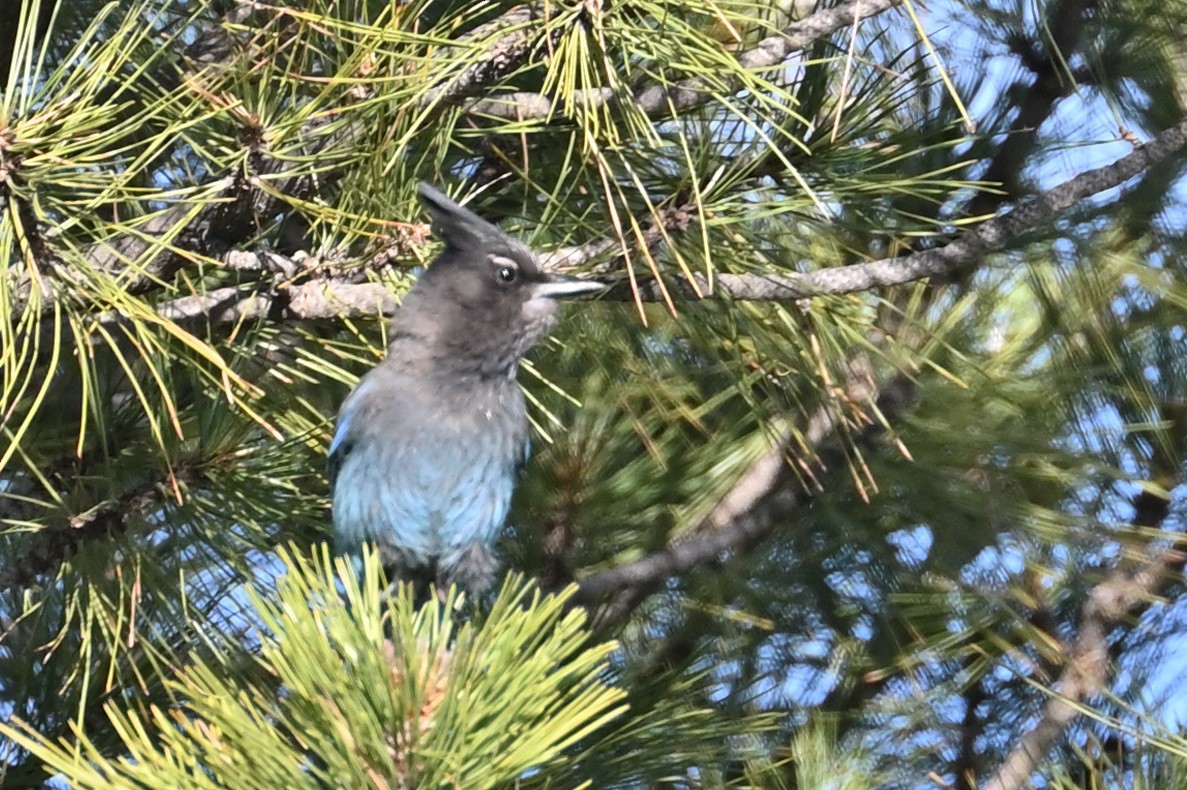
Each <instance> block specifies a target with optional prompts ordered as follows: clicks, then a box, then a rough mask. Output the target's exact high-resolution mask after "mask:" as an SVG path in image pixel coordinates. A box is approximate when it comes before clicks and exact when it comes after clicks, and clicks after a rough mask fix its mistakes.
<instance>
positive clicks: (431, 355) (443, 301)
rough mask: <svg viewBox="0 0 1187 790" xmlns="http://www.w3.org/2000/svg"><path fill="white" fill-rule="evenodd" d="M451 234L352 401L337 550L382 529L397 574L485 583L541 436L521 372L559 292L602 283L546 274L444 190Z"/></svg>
mask: <svg viewBox="0 0 1187 790" xmlns="http://www.w3.org/2000/svg"><path fill="white" fill-rule="evenodd" d="M419 191H420V198H421V200H422V201H423V202H424V204H425V206H426V207H427V208H428V211H429V214H430V215H431V216H432V220H433V230H434V232H435V233H436V234H437V235H438V236H440V238H441V240H442V241H444V242H445V249H444V251H443V252H442V253H441V255H440V256H439V257H438V258H437V259H436V260H435V261H434V262H433V263H432V264H431V265H430V266H429V267H428V268H427V269H426V270H425V272H424V273H423V274H422V275H421V276H420V278H419V279H418V280H417V282H416V284H415V285H414V286H413V288H412V290H411V291H409V293H408V295H407V296H406V297H405V298H404V302H403V304H402V305H401V307H400V310H399V313H398V314H397V317H396V320H395V322H394V324H393V327H392V329H393V334H392V342H391V345H390V346H389V347H388V352H387V357H386V358H385V359H384V360H383V361H382V362H380V363H379V364H378V365H376V366H375V367H374V368H373V369H372V370H370V371H369V372H368V373H367V374H366V375H364V376H363V377H362V378H361V379H360V380H359V383H358V386H357V387H355V389H354V391H353V392H351V393H350V395H349V396H348V397H347V398H346V401H345V402H344V403H343V404H342V409H341V410H340V411H339V413H338V425H337V429H336V430H335V433H334V439H333V441H332V442H331V443H330V456H329V461H328V468H329V477H330V484H331V486H332V488H333V522H334V523H333V538H334V550H335V552H337V553H339V554H345V555H348V556H350V557H351V558H352V559H353V560H354V562H355V564H356V567H357V565H358V564H359V561H360V560H361V552H362V545H363V543H364V542H365V541H373V542H374V543H375V545H376V546H377V548H378V551H379V556H380V559H381V560H382V562H383V564H384V566H385V567H386V568H387V569H388V571H389V573H391V574H392V576H393V578H394V579H399V580H404V581H408V582H413V583H415V584H417V586H418V588H419V591H420V593H421V594H423V593H424V592H425V591H426V590H427V587H428V584H429V583H432V582H436V583H437V585H438V588H439V589H440V590H444V589H447V588H448V586H449V585H450V584H451V583H456V584H457V585H458V586H459V587H461V588H463V589H465V590H467V591H468V592H469V593H470V594H471V595H472V596H476V595H479V594H480V593H482V592H483V591H484V590H486V589H487V588H489V587H490V586H491V584H492V583H493V582H494V580H495V576H496V574H497V571H498V562H497V560H496V559H495V556H494V546H495V543H496V540H497V538H498V534H499V531H500V529H501V528H502V526H503V522H504V520H505V519H506V518H507V510H508V508H509V507H510V504H511V493H512V490H513V489H514V488H515V477H516V473H517V472H518V470H519V467H520V466H521V465H522V464H523V462H524V461H525V460H526V458H527V454H528V451H529V449H530V447H529V437H528V420H527V411H526V408H525V405H524V398H523V393H522V392H521V391H520V389H519V385H518V384H517V383H516V381H515V374H516V371H517V369H518V367H519V360H520V358H521V357H522V356H523V355H524V353H526V352H527V350H528V349H529V348H531V347H532V345H533V344H534V343H535V342H536V341H537V340H538V339H539V338H540V337H541V336H542V335H543V334H544V332H545V331H546V330H547V329H548V327H549V326H550V325H551V324H552V321H553V315H554V313H555V311H556V306H557V300H558V299H562V298H565V297H570V296H577V295H580V294H588V293H593V292H595V291H599V290H601V289H602V288H603V287H604V286H603V285H602V284H601V283H597V282H592V281H588V280H578V279H573V278H568V277H559V276H556V275H550V274H545V273H544V272H543V271H541V270H540V267H539V265H538V263H537V261H536V257H535V255H534V254H533V253H532V251H531V250H530V249H528V247H527V246H525V245H524V244H522V243H520V242H518V241H516V240H515V239H512V238H511V237H509V236H507V235H506V234H504V233H503V232H502V231H500V230H499V229H498V228H496V227H495V226H494V225H492V224H490V223H489V222H487V221H485V220H483V219H482V218H481V217H479V216H478V215H476V214H474V213H473V212H472V211H469V210H468V209H465V208H462V207H461V206H459V205H458V204H457V203H454V202H453V201H452V200H450V199H449V198H447V197H446V196H445V195H443V194H441V193H440V192H438V191H437V190H436V189H434V188H432V187H430V186H428V185H427V184H421V185H420V190H419Z"/></svg>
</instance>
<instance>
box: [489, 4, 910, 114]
mask: <svg viewBox="0 0 1187 790" xmlns="http://www.w3.org/2000/svg"><path fill="white" fill-rule="evenodd" d="M901 2H902V0H848V2H844V3H841V4H840V5H837V6H834V7H832V8H824V9H821V10H819V11H817V12H816V13H814V14H812V15H811V16H808V17H805V18H804V19H801V20H800V21H798V22H796V23H794V24H792V25H790V26H789V27H787V28H785V29H784V30H783V31H782V32H781V33H780V34H779V35H775V36H768V37H767V38H764V39H763V40H762V41H760V42H758V44H757V45H755V46H754V47H753V48H751V49H748V50H746V51H745V52H742V53H741V54H739V55H738V65H739V66H741V67H742V69H744V70H746V71H759V70H762V69H766V68H771V67H772V66H777V65H779V64H780V63H782V62H783V61H784V60H786V59H787V58H788V57H790V56H791V55H793V54H795V53H796V52H800V51H801V50H804V49H807V48H808V47H809V46H811V45H812V44H814V43H816V42H817V41H819V40H820V39H822V38H824V37H825V36H829V35H831V34H833V33H835V32H836V31H838V30H841V29H843V28H846V27H850V26H852V25H853V24H854V23H855V22H857V21H860V20H862V19H869V18H870V17H874V16H877V15H878V14H881V13H882V12H884V11H887V10H889V9H891V8H894V7H895V6H897V5H899V3H901ZM741 87H742V80H741V79H739V78H736V77H735V78H733V79H730V80H728V81H727V82H726V87H725V88H724V91H725V92H726V93H729V92H730V91H736V90H738V89H739V88H741ZM722 91H723V88H722V87H721V86H720V85H717V86H715V87H710V86H709V85H708V84H707V83H706V82H705V81H704V80H702V79H697V78H695V77H694V78H690V79H684V80H680V81H679V82H676V83H673V84H671V85H660V84H646V85H643V86H641V87H639V88H638V89H636V90H635V92H634V94H633V95H632V96H631V97H630V98H629V99H626V100H625V102H626V103H627V104H629V105H630V106H631V107H632V108H633V109H634V110H635V111H637V112H640V113H643V114H644V115H648V116H654V115H658V114H660V113H665V114H666V113H672V112H685V111H687V110H691V109H695V108H697V107H700V106H703V105H705V104H707V103H709V102H710V101H712V100H713V98H714V97H715V96H720V95H721V93H722ZM614 98H615V94H614V91H613V89H611V88H596V89H592V90H582V91H577V92H576V94H575V95H574V98H573V100H572V101H571V102H569V106H567V107H565V108H563V110H562V112H563V113H564V114H565V115H570V116H572V115H575V114H576V113H578V112H590V111H594V110H597V109H599V108H601V107H602V106H604V105H605V104H607V103H608V102H611V101H613V100H614ZM555 104H556V102H555V101H554V100H553V99H551V98H549V97H548V96H545V95H543V94H540V93H533V92H531V91H518V92H514V93H508V94H504V95H500V96H496V97H488V98H483V99H480V100H478V101H475V102H473V103H471V104H470V105H469V106H468V107H467V109H468V110H469V111H470V112H471V113H472V114H474V115H486V116H490V117H494V118H501V119H506V120H514V121H525V120H536V119H546V118H551V117H552V116H553V114H554V112H555Z"/></svg>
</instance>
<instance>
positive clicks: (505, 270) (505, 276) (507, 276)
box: [495, 266, 519, 285]
mask: <svg viewBox="0 0 1187 790" xmlns="http://www.w3.org/2000/svg"><path fill="white" fill-rule="evenodd" d="M517 277H519V270H518V269H516V268H515V267H514V266H500V267H499V268H498V270H497V271H495V279H497V280H498V281H499V284H500V285H510V284H511V283H513V282H515V278H517Z"/></svg>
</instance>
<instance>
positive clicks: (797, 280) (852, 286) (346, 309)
mask: <svg viewBox="0 0 1187 790" xmlns="http://www.w3.org/2000/svg"><path fill="white" fill-rule="evenodd" d="M1184 145H1187V118H1185V119H1183V120H1182V121H1180V122H1179V123H1178V124H1177V125H1176V126H1173V127H1170V128H1169V129H1167V130H1166V131H1164V132H1162V133H1161V134H1160V135H1158V136H1157V137H1156V138H1154V139H1153V140H1151V141H1150V142H1149V143H1146V144H1144V145H1141V146H1138V147H1137V148H1136V149H1135V150H1134V151H1133V152H1132V153H1130V154H1127V155H1125V156H1123V157H1121V158H1120V159H1118V160H1117V161H1115V162H1113V163H1112V164H1110V165H1105V166H1103V167H1099V168H1096V169H1095V170H1089V171H1087V172H1085V173H1081V174H1080V175H1078V176H1075V177H1073V178H1070V179H1068V180H1067V181H1065V182H1063V183H1062V184H1059V185H1058V186H1056V187H1054V188H1052V189H1050V190H1047V191H1045V192H1039V193H1037V194H1035V195H1032V196H1030V197H1029V198H1027V199H1026V200H1024V201H1023V202H1022V203H1020V204H1019V205H1018V206H1017V207H1015V208H1014V209H1013V210H1011V211H1010V212H1008V213H1006V214H1004V215H1002V216H1000V217H998V218H996V219H993V220H989V221H988V222H985V223H982V224H981V225H979V226H977V227H976V228H975V229H974V230H970V231H968V232H967V233H965V234H963V235H961V236H959V237H957V238H956V239H955V240H953V241H951V242H949V243H948V244H946V245H944V246H942V247H937V248H934V249H929V250H921V251H919V252H915V253H912V254H910V255H904V256H900V257H895V258H884V259H882V260H877V261H869V262H867V263H856V264H850V265H848V266H836V267H833V268H829V269H818V270H817V271H814V272H809V273H806V274H784V275H774V274H771V275H763V274H717V275H715V276H714V278H713V282H712V284H710V282H709V281H708V280H707V279H705V278H704V277H703V276H701V275H694V278H695V280H696V285H697V287H698V288H699V289H700V290H701V292H702V293H704V294H708V295H715V296H718V297H728V298H730V299H733V300H736V301H755V302H766V301H773V302H785V301H795V300H798V299H804V298H810V297H813V296H822V295H826V294H846V293H857V292H861V291H869V290H873V289H875V288H884V287H889V286H894V285H903V284H906V283H910V282H915V281H917V280H922V279H925V278H928V277H935V276H940V275H946V274H950V273H952V272H954V271H956V270H958V269H960V268H961V267H965V266H968V265H969V264H970V263H972V262H974V261H976V260H978V259H979V258H981V257H983V256H984V255H985V254H986V253H988V252H993V251H996V250H1000V249H1003V248H1004V247H1006V246H1008V245H1010V244H1011V243H1014V242H1016V241H1017V240H1018V239H1019V238H1021V237H1022V236H1023V235H1024V234H1026V233H1028V232H1030V231H1033V230H1036V229H1037V228H1039V227H1041V226H1042V225H1044V224H1045V223H1047V222H1049V221H1051V220H1052V219H1054V218H1056V217H1057V216H1058V215H1059V214H1061V213H1062V212H1064V211H1066V210H1068V209H1070V208H1072V207H1074V206H1075V205H1077V204H1078V203H1079V202H1081V201H1083V200H1085V199H1086V198H1089V197H1092V196H1094V195H1097V194H1100V193H1101V192H1105V191H1107V190H1109V189H1114V188H1117V187H1119V186H1121V185H1123V184H1124V183H1125V182H1126V181H1128V180H1129V179H1131V178H1133V177H1134V176H1136V175H1139V174H1141V173H1142V172H1144V171H1147V170H1149V169H1150V168H1153V167H1155V166H1159V165H1162V164H1164V163H1165V162H1167V161H1168V160H1170V159H1171V157H1173V156H1174V155H1176V154H1178V153H1179V152H1180V150H1181V149H1182V148H1183V147H1184ZM687 211H688V209H687V207H682V208H680V209H674V210H672V212H671V213H670V215H668V218H667V219H666V220H665V223H668V222H671V224H670V225H668V226H667V227H669V228H678V227H679V226H680V222H681V221H682V220H681V219H680V218H681V217H685V216H686V215H687ZM661 238H662V234H661V233H659V231H658V229H656V228H655V227H654V226H651V227H650V228H649V231H648V232H645V234H644V241H645V243H646V244H648V246H653V245H658V243H659V242H660V240H661ZM619 248H621V242H619V240H618V239H616V238H605V239H597V240H595V241H591V242H589V243H587V244H584V245H581V246H578V247H570V248H565V249H563V250H559V251H557V252H556V253H554V254H552V255H548V256H545V259H544V261H543V263H544V265H545V267H546V268H559V267H562V266H563V267H568V266H572V265H575V264H581V263H586V262H588V261H591V260H594V259H596V258H598V257H600V256H602V255H605V254H607V253H608V252H610V251H612V250H614V249H619ZM236 254H238V255H241V256H246V255H249V254H247V253H236ZM258 257H259V260H260V261H261V263H260V265H259V267H258V269H256V268H253V267H252V266H251V265H250V264H245V265H243V266H242V267H240V268H243V269H244V270H245V271H256V272H258V273H260V274H261V275H263V274H265V273H266V272H272V271H276V270H277V269H282V270H285V271H300V270H302V269H308V268H310V263H309V261H310V260H311V259H309V258H308V257H304V258H301V259H294V258H289V257H286V256H281V255H277V254H273V253H268V254H267V260H266V261H265V256H264V255H260V256H258ZM331 257H334V256H333V255H331ZM338 257H341V256H338ZM624 261H625V257H624V256H618V257H616V258H614V259H612V260H611V261H609V262H606V263H603V264H601V265H599V266H598V267H597V270H598V271H602V272H610V271H615V270H616V269H619V268H621V266H622V265H623V262H624ZM665 286H666V287H667V288H669V289H671V290H676V291H678V292H680V293H683V294H684V295H686V296H689V297H694V295H695V292H694V290H693V286H692V285H690V284H689V283H688V282H687V281H686V280H677V281H675V282H673V283H666V284H665ZM638 288H639V298H640V299H642V300H643V301H646V302H656V301H662V300H663V298H664V297H663V292H662V290H661V288H660V286H659V284H657V283H655V282H650V283H641V284H639V285H638ZM607 298H616V299H623V300H631V299H634V298H635V294H634V292H633V291H631V290H630V288H629V287H627V286H626V284H625V283H624V284H622V285H620V286H618V287H616V288H614V289H612V290H611V291H610V292H609V293H608V294H607ZM397 308H398V303H397V301H396V300H395V299H394V298H393V297H392V296H391V294H390V293H389V292H388V291H387V289H386V288H385V287H384V286H383V285H381V284H378V283H355V282H348V281H345V278H343V277H341V276H333V277H329V278H327V279H324V280H321V281H318V282H307V283H304V284H301V285H297V286H287V287H286V286H277V285H272V284H269V283H268V282H267V281H265V280H261V281H259V282H253V283H249V284H247V285H242V286H228V287H226V288H220V289H217V290H216V291H212V292H210V293H208V294H205V295H198V296H187V297H182V298H180V299H175V300H171V301H167V302H164V303H162V304H161V305H159V306H158V307H157V311H158V313H159V314H160V315H162V316H163V317H166V318H170V319H172V320H177V321H179V322H182V323H187V322H193V321H196V322H208V323H209V324H211V325H215V324H232V323H237V322H239V321H243V320H257V319H263V318H270V319H275V320H290V321H292V320H318V319H332V318H343V317H364V316H375V315H379V314H382V315H393V314H394V313H395V311H396V309H397ZM116 319H117V317H115V316H107V317H102V318H100V320H101V321H111V320H116Z"/></svg>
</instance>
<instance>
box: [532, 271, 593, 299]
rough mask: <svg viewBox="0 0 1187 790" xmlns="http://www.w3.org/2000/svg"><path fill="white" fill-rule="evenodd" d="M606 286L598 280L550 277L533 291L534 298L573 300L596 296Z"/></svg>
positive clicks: (560, 276)
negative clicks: (579, 297)
mask: <svg viewBox="0 0 1187 790" xmlns="http://www.w3.org/2000/svg"><path fill="white" fill-rule="evenodd" d="M606 287H607V286H606V284H605V283H600V282H598V281H597V280H580V279H578V278H576V277H564V276H562V275H559V274H552V275H549V277H548V279H547V280H545V281H544V282H542V283H539V284H538V285H536V286H535V287H534V288H533V289H532V296H533V297H535V298H544V299H572V298H573V297H576V296H585V295H586V294H595V293H598V292H599V291H604V290H606Z"/></svg>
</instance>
